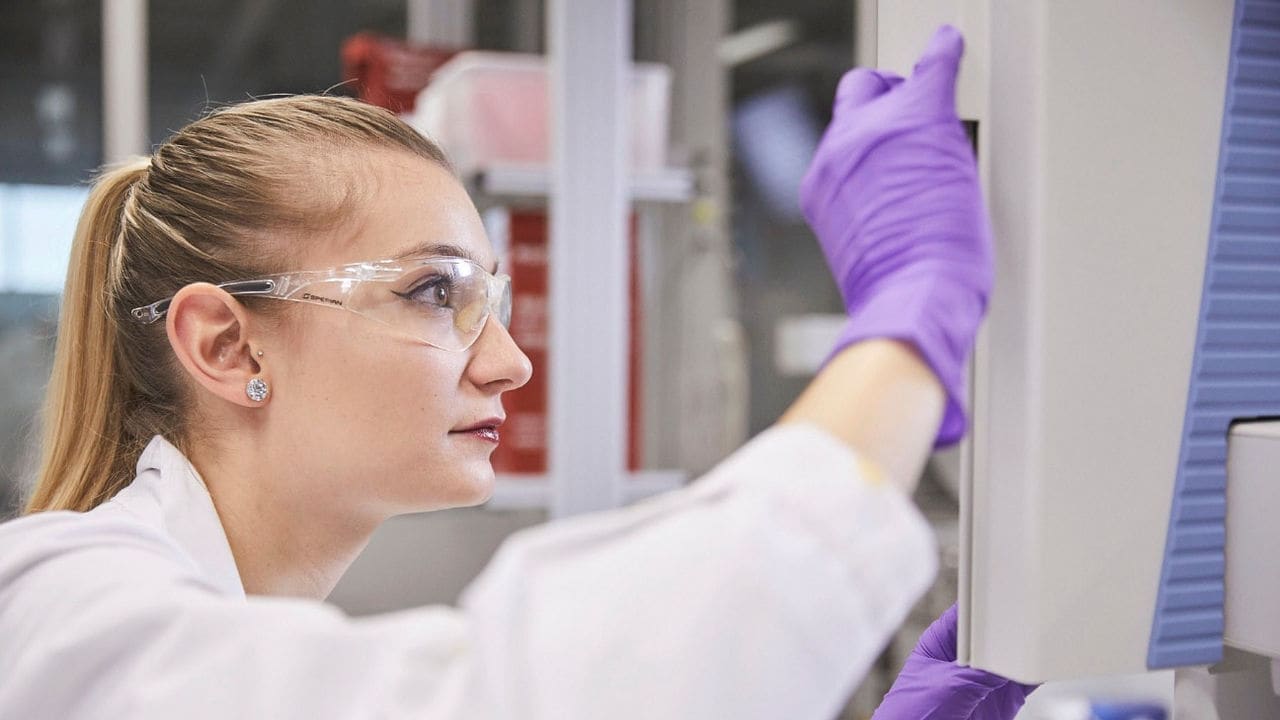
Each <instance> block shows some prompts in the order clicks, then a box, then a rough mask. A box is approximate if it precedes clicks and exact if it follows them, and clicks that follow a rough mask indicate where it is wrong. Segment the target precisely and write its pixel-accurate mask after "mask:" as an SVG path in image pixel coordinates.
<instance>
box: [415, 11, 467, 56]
mask: <svg viewBox="0 0 1280 720" xmlns="http://www.w3.org/2000/svg"><path fill="white" fill-rule="evenodd" d="M405 9H406V10H407V11H408V22H407V23H406V24H407V26H408V27H407V28H406V30H407V34H408V36H409V39H410V40H412V41H414V42H420V43H427V44H431V45H444V46H446V47H458V48H465V47H468V46H470V45H471V44H472V43H473V42H474V35H475V30H474V26H475V2H474V0H408V3H407V5H406V7H405Z"/></svg>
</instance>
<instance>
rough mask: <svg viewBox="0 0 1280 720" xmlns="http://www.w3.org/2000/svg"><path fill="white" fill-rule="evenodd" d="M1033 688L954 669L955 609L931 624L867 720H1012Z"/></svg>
mask: <svg viewBox="0 0 1280 720" xmlns="http://www.w3.org/2000/svg"><path fill="white" fill-rule="evenodd" d="M1036 687H1038V686H1036V685H1023V684H1022V683H1019V682H1016V681H1013V680H1008V679H1005V678H1002V677H1000V676H999V675H995V674H992V673H989V672H986V671H984V670H979V669H977V668H971V667H965V666H963V665H957V664H956V606H955V605H952V606H951V608H950V609H949V610H947V611H946V612H944V613H942V617H939V618H938V619H937V620H934V621H933V624H932V625H930V626H929V628H928V629H927V630H925V631H924V634H922V635H921V636H920V642H919V643H917V644H916V648H915V650H912V651H911V656H910V657H908V658H907V664H906V665H904V666H903V668H902V672H900V673H898V679H897V680H894V681H893V687H891V688H889V692H888V694H887V695H885V696H884V702H882V703H880V707H878V708H876V711H875V714H873V715H872V716H871V720H1013V716H1015V715H1017V714H1018V709H1019V708H1021V707H1022V704H1023V703H1024V702H1026V700H1027V696H1028V695H1030V694H1031V691H1032V690H1035V689H1036Z"/></svg>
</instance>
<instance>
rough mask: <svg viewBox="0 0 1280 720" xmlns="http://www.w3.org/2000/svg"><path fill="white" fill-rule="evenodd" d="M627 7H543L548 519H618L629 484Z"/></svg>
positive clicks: (565, 0)
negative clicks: (614, 513) (596, 514)
mask: <svg viewBox="0 0 1280 720" xmlns="http://www.w3.org/2000/svg"><path fill="white" fill-rule="evenodd" d="M631 10H632V8H631V2H630V0H584V1H574V0H551V2H550V3H549V6H548V14H547V40H548V50H549V64H550V67H549V70H550V83H551V128H552V131H551V134H552V145H551V148H552V153H551V154H552V163H551V196H550V198H549V202H550V226H551V237H550V248H549V272H550V277H549V280H550V288H549V291H550V304H551V313H550V328H549V334H550V339H551V343H550V353H549V358H548V360H549V363H550V368H549V370H550V377H549V387H550V397H549V398H548V415H549V417H548V430H549V438H548V442H549V448H548V463H547V464H548V472H549V477H550V481H551V514H552V516H553V517H559V516H565V515H573V514H577V513H582V512H589V511H593V510H601V509H605V508H610V507H616V506H617V505H618V504H619V502H620V498H621V490H622V486H621V483H622V482H623V481H624V479H625V470H626V463H625V459H626V447H627V352H628V342H627V339H628V312H627V304H628V302H629V300H628V277H629V274H628V273H629V264H630V253H629V249H628V248H629V235H630V231H629V223H628V213H629V200H628V184H629V183H628V180H629V178H630V137H631V136H630V132H629V126H630V90H629V88H630V67H631V32H632V28H631V20H632V16H631Z"/></svg>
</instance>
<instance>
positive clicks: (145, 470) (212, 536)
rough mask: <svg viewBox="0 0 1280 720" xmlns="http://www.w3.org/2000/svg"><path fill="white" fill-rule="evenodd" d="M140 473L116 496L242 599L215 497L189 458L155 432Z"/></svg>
mask: <svg viewBox="0 0 1280 720" xmlns="http://www.w3.org/2000/svg"><path fill="white" fill-rule="evenodd" d="M137 473H138V474H137V477H135V478H134V480H133V482H132V483H131V484H130V485H129V486H128V487H126V488H125V489H124V490H121V491H120V493H119V494H118V495H116V497H115V498H114V500H115V501H116V502H119V503H121V504H123V505H124V506H125V507H127V508H129V509H131V510H133V511H134V512H135V513H137V514H140V515H144V516H145V517H148V518H152V519H153V520H156V521H158V522H160V523H161V524H162V527H161V528H159V529H160V530H161V531H162V532H164V533H165V534H167V535H168V536H169V537H171V538H173V540H174V541H175V542H176V543H177V544H178V546H179V547H180V548H181V549H182V550H183V551H185V552H186V554H187V555H188V556H189V557H190V558H191V559H192V561H194V563H195V564H196V566H197V569H198V570H199V571H200V574H201V575H202V576H203V577H204V579H206V580H207V581H208V582H209V583H210V584H211V585H212V586H213V587H214V589H215V590H217V591H218V592H219V593H221V594H224V595H231V596H235V597H241V598H243V597H244V594H245V593H244V585H243V584H242V583H241V581H240V572H239V570H237V569H236V561H235V557H234V556H233V555H232V554H231V546H230V545H229V544H228V543H227V534H226V531H225V530H223V528H222V522H221V520H219V519H218V511H217V509H216V508H215V507H214V505H213V498H212V497H210V495H209V490H208V488H207V487H206V486H205V484H204V480H203V479H202V478H201V477H200V474H199V473H198V472H196V469H195V467H194V466H192V464H191V461H190V460H188V459H187V457H186V456H185V455H183V454H182V451H181V450H179V449H178V448H176V447H174V446H173V445H172V444H170V443H169V441H168V440H165V439H164V438H163V437H161V436H159V435H156V436H155V437H154V438H152V439H151V442H150V443H148V444H147V447H146V449H145V450H143V451H142V455H141V456H140V457H139V458H138V467H137ZM144 507H145V508H146V510H150V511H151V512H146V511H145V510H143V508H144ZM140 510H142V512H139V511H140ZM156 511H158V513H157V512H156Z"/></svg>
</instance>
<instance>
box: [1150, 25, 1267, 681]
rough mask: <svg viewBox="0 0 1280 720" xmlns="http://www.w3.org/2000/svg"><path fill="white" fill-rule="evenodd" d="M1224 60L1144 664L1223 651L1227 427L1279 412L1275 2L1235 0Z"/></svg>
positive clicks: (1189, 661)
mask: <svg viewBox="0 0 1280 720" xmlns="http://www.w3.org/2000/svg"><path fill="white" fill-rule="evenodd" d="M1230 63H1231V64H1230V68H1229V70H1228V74H1227V98H1226V106H1225V109H1224V111H1223V120H1222V142H1221V146H1220V150H1219V157H1218V181H1217V188H1216V191H1215V197H1214V208H1213V223H1212V226H1211V231H1210V237H1209V256H1208V259H1207V261H1206V267H1205V278H1204V288H1203V293H1202V296H1201V301H1200V324H1199V327H1198V330H1197V333H1196V349H1195V360H1194V363H1193V365H1192V376H1191V388H1190V392H1189V394H1188V397H1187V415H1186V421H1185V423H1184V426H1183V434H1182V450H1181V453H1180V455H1179V459H1178V475H1177V480H1176V485H1175V487H1174V494H1173V509H1172V512H1171V515H1170V518H1169V532H1168V536H1167V538H1166V540H1165V558H1164V567H1163V569H1162V570H1161V573H1160V588H1159V591H1158V595H1157V600H1156V610H1155V617H1154V618H1153V621H1152V626H1151V642H1150V645H1149V646H1148V650H1147V665H1148V666H1149V667H1151V668H1162V667H1174V666H1179V665H1200V664H1205V663H1212V662H1216V661H1218V660H1219V659H1220V658H1221V657H1222V627H1223V619H1222V605H1223V574H1224V563H1225V557H1224V554H1223V539H1224V536H1225V534H1226V528H1225V518H1226V483H1227V464H1226V459H1227V431H1228V429H1229V426H1230V424H1231V422H1232V421H1233V420H1236V419H1240V418H1255V417H1264V416H1272V417H1274V416H1280V0H1237V2H1236V9H1235V25H1234V28H1233V30H1232V37H1231V58H1230Z"/></svg>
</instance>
